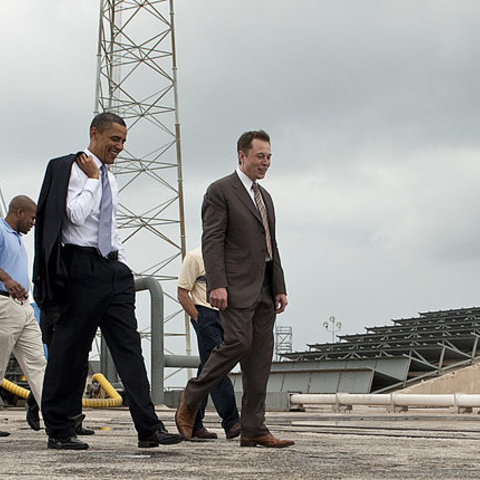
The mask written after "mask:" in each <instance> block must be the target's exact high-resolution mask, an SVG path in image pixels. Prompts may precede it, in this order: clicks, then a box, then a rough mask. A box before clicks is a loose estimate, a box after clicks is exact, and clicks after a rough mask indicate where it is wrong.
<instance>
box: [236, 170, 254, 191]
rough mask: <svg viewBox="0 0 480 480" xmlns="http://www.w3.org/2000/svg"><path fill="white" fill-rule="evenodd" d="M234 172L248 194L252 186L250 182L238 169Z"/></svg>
mask: <svg viewBox="0 0 480 480" xmlns="http://www.w3.org/2000/svg"><path fill="white" fill-rule="evenodd" d="M236 172H237V175H238V178H239V179H240V180H241V181H242V183H243V185H244V187H245V188H246V189H247V192H250V190H251V189H252V185H253V182H252V180H251V179H250V178H249V177H248V176H247V175H245V174H244V173H243V172H242V171H241V170H240V167H237V170H236Z"/></svg>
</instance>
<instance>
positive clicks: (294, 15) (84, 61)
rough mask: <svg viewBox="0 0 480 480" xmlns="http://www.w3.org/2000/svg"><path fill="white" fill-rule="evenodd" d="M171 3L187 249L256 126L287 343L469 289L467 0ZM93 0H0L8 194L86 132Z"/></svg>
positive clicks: (412, 310) (474, 75)
mask: <svg viewBox="0 0 480 480" xmlns="http://www.w3.org/2000/svg"><path fill="white" fill-rule="evenodd" d="M175 4H176V27H177V42H178V44H177V49H178V51H177V54H178V66H179V71H178V75H179V88H180V105H181V123H182V135H183V154H184V176H185V188H186V198H185V201H186V207H187V243H188V247H189V248H194V247H195V246H196V245H197V243H198V240H199V237H200V218H199V212H200V203H201V199H202V196H203V193H204V191H205V188H206V186H207V185H208V183H210V182H211V181H212V180H214V179H216V178H218V177H219V176H223V175H226V174H228V173H230V172H231V171H233V169H234V168H235V165H236V159H235V142H236V139H237V137H238V136H239V134H240V133H241V132H243V131H244V130H247V129H251V128H264V129H265V130H267V131H268V132H269V133H270V135H271V137H272V147H273V153H274V160H273V164H272V167H271V169H270V171H269V173H268V175H267V178H266V179H265V180H264V186H265V187H266V188H267V189H268V190H269V191H270V192H271V193H272V195H273V197H274V199H275V202H276V209H277V221H278V241H279V246H280V249H281V253H282V257H283V262H284V268H285V272H286V275H287V284H288V288H289V301H290V305H289V307H288V310H287V311H286V312H285V313H284V314H283V315H281V316H280V317H279V324H280V325H292V326H293V328H294V330H293V331H294V347H295V349H297V350H300V349H304V347H305V345H306V343H313V342H320V341H327V340H328V339H329V338H330V335H329V334H328V333H327V332H326V331H325V329H324V328H323V327H322V323H323V321H325V320H327V319H328V318H329V317H330V316H331V315H334V316H335V317H337V319H338V320H340V321H341V322H342V323H343V332H344V333H355V332H360V331H362V330H363V327H365V326H372V325H381V324H387V323H389V321H390V318H398V317H408V316H411V315H415V314H416V313H417V312H418V311H425V310H435V309H449V308H458V307H463V306H473V305H477V306H478V305H480V288H479V284H480V282H479V276H480V241H479V233H480V213H479V203H480V202H479V198H478V197H479V196H480V193H479V188H478V186H479V183H480V136H479V126H480V124H479V119H480V113H479V112H480V102H479V94H478V85H479V83H480V78H479V76H480V75H479V74H480V62H479V53H480V29H479V28H478V19H479V18H480V3H479V2H478V1H477V0H471V1H470V0H450V1H446V0H423V1H421V2H419V1H418V0H415V1H413V0H412V1H410V0H395V1H385V0H362V1H359V0H336V1H333V0H329V1H326V0H315V1H314V0H295V1H287V0H241V1H240V0H237V1H233V0H176V2H175ZM98 5H99V4H98V1H97V0H95V1H94V0H84V1H82V2H78V1H74V0H62V2H58V1H56V0H42V1H33V0H30V1H27V0H16V1H15V2H13V3H12V2H8V5H7V2H5V1H4V2H1V4H0V13H1V18H2V20H3V22H2V29H1V30H0V41H1V45H2V60H3V68H2V75H1V76H0V99H1V100H0V102H1V103H0V111H1V116H0V128H1V132H2V135H1V137H0V149H1V152H2V160H1V173H0V184H1V186H2V190H3V194H4V196H5V197H6V198H7V200H8V199H10V198H11V197H12V196H13V195H15V194H17V193H20V192H24V193H27V194H30V195H31V196H33V197H34V198H36V197H37V195H38V190H39V188H40V184H41V180H42V177H43V172H44V168H45V165H46V161H47V160H48V159H49V158H52V157H54V156H58V155H60V154H63V153H67V152H70V151H72V150H73V151H75V150H77V149H79V148H82V147H84V146H85V145H86V143H87V140H88V138H87V134H88V129H87V126H88V124H89V122H90V119H91V116H92V112H93V109H94V91H95V74H96V72H95V69H96V49H97V36H98V32H97V30H98V10H99V7H98ZM27 240H31V239H30V238H28V239H27ZM29 248H30V249H31V246H30V245H29Z"/></svg>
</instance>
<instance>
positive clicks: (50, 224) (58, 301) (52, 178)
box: [33, 154, 78, 311]
mask: <svg viewBox="0 0 480 480" xmlns="http://www.w3.org/2000/svg"><path fill="white" fill-rule="evenodd" d="M77 155H78V154H70V155H66V156H64V157H59V158H55V159H53V160H51V161H50V162H49V164H48V166H47V170H46V172H45V177H44V179H43V184H42V189H41V191H40V197H39V199H38V204H37V215H36V218H35V258H34V263H33V297H34V299H35V301H36V302H37V303H38V305H39V306H40V307H41V308H42V310H43V309H45V310H48V309H50V308H53V309H54V311H58V308H60V309H62V308H65V307H66V305H68V298H67V296H66V282H67V272H66V270H65V266H64V265H63V262H62V258H61V255H60V248H61V244H62V224H63V220H64V218H65V211H66V205H67V192H68V184H69V181H70V172H71V169H72V165H73V162H74V161H75V158H76V156H77Z"/></svg>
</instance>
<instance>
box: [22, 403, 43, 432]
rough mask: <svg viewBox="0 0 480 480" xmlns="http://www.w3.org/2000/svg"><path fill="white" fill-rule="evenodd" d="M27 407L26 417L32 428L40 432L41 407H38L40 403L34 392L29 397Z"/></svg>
mask: <svg viewBox="0 0 480 480" xmlns="http://www.w3.org/2000/svg"><path fill="white" fill-rule="evenodd" d="M25 409H26V411H27V414H26V419H27V423H28V425H30V428H31V429H32V430H35V431H36V432H38V431H39V430H40V415H39V412H40V408H38V403H37V402H36V400H35V397H34V396H33V394H32V393H30V395H28V397H27V400H26V402H25Z"/></svg>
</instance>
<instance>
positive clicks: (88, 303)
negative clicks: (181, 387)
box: [42, 246, 163, 438]
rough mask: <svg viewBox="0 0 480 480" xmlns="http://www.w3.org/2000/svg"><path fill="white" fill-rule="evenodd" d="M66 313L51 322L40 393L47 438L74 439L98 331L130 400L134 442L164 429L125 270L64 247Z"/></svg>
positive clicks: (92, 253) (92, 254)
mask: <svg viewBox="0 0 480 480" xmlns="http://www.w3.org/2000/svg"><path fill="white" fill-rule="evenodd" d="M62 259H63V260H64V262H65V266H66V268H67V272H68V281H69V287H68V288H69V298H70V303H69V307H68V310H67V311H66V312H65V313H62V314H61V315H60V317H59V318H58V320H57V322H56V323H55V328H54V333H53V338H52V343H51V345H50V349H49V357H48V364H47V369H46V373H45V382H44V388H43V399H42V413H43V419H44V422H45V425H46V430H47V433H48V435H50V436H51V437H53V438H65V437H69V436H71V435H74V422H73V420H72V418H71V414H72V412H75V411H76V410H77V409H78V405H79V402H80V400H81V398H79V397H81V392H82V391H83V385H84V381H85V376H84V369H85V365H86V363H87V361H88V355H89V351H90V348H91V344H92V341H93V339H94V337H95V333H96V331H97V328H98V327H100V329H101V331H102V335H103V336H104V338H105V340H106V342H107V345H108V347H109V349H110V352H111V354H112V357H113V360H114V362H115V366H116V368H117V370H118V373H119V375H120V377H121V379H122V382H123V385H124V387H125V390H126V391H127V393H128V395H129V398H130V413H131V415H132V419H133V422H134V424H135V428H136V429H137V432H138V434H139V437H140V438H142V437H147V436H149V435H151V434H152V433H153V432H154V431H156V430H158V429H159V428H161V427H163V424H162V422H161V421H160V420H159V419H158V417H157V415H156V413H155V408H154V406H153V403H152V401H151V398H150V385H149V382H148V378H147V372H146V369H145V363H144V359H143V356H142V351H141V345H140V335H139V334H138V330H137V320H136V318H135V313H134V310H135V288H134V282H133V276H132V273H131V271H130V269H129V268H128V267H127V266H126V265H125V264H123V263H122V262H119V261H118V260H108V259H106V258H103V257H101V256H100V255H98V254H97V253H96V252H95V250H93V249H85V248H81V247H73V246H70V247H69V248H67V247H65V248H64V249H63V251H62Z"/></svg>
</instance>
